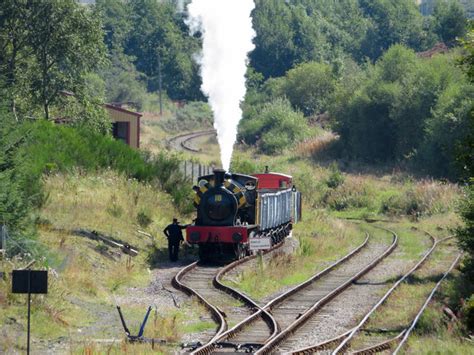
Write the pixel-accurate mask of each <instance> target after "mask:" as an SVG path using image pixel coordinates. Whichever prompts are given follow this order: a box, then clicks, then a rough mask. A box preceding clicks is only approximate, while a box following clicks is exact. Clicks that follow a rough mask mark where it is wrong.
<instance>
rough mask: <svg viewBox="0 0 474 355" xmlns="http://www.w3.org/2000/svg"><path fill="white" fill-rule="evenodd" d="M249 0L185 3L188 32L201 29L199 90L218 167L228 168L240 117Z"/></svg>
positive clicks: (248, 42)
mask: <svg viewBox="0 0 474 355" xmlns="http://www.w3.org/2000/svg"><path fill="white" fill-rule="evenodd" d="M254 7H255V4H254V2H253V0H193V1H192V2H191V3H190V4H189V5H188V8H187V9H188V14H189V18H188V25H189V27H190V29H191V32H192V33H196V32H198V31H200V32H201V33H202V39H203V44H202V45H203V48H202V53H201V55H200V56H199V57H198V61H199V63H200V65H201V77H202V86H201V90H202V92H203V93H204V94H205V95H206V96H207V97H208V98H209V104H210V105H211V108H212V111H213V113H214V127H215V129H216V130H217V140H218V142H219V146H220V149H221V162H222V167H223V168H224V169H226V170H228V169H229V166H230V161H231V158H232V151H233V148H234V143H235V140H236V136H237V126H238V124H239V121H240V119H241V117H242V110H241V109H240V103H241V101H242V100H243V99H244V96H245V73H246V70H247V55H248V53H249V52H250V51H251V50H253V48H254V44H253V43H252V39H253V38H254V36H255V31H254V30H253V28H252V19H251V17H250V13H251V11H252V10H253V8H254Z"/></svg>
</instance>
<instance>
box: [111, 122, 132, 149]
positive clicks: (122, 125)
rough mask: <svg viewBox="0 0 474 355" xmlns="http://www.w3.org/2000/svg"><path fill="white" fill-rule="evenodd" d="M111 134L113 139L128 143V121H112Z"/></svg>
mask: <svg viewBox="0 0 474 355" xmlns="http://www.w3.org/2000/svg"><path fill="white" fill-rule="evenodd" d="M112 135H113V136H114V138H115V139H118V140H121V141H123V142H124V143H125V144H129V143H130V142H129V139H130V122H114V123H112Z"/></svg>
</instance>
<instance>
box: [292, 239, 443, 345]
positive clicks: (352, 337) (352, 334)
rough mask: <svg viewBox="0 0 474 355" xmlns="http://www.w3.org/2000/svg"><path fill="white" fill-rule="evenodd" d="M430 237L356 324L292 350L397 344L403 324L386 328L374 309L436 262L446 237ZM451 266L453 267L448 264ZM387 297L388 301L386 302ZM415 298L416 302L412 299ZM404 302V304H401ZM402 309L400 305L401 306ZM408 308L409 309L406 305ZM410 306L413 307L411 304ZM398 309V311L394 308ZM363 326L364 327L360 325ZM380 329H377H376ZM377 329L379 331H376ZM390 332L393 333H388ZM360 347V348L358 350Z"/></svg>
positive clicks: (384, 316)
mask: <svg viewBox="0 0 474 355" xmlns="http://www.w3.org/2000/svg"><path fill="white" fill-rule="evenodd" d="M431 239H432V243H433V245H432V247H431V248H430V249H429V250H428V251H427V252H426V253H425V254H424V255H423V257H422V258H421V259H420V260H419V261H418V262H417V263H416V264H415V265H414V266H413V267H412V268H410V270H409V271H407V272H406V273H405V274H404V275H403V276H402V277H399V278H398V280H397V281H396V282H395V283H394V284H393V286H392V287H390V289H389V290H388V291H387V292H386V293H385V294H384V295H383V297H381V298H380V299H379V300H378V302H376V303H375V305H374V306H373V307H372V308H371V309H370V310H369V311H368V312H366V314H365V315H364V316H363V317H359V319H361V320H360V321H359V323H358V324H357V325H356V326H355V327H353V328H352V329H350V330H348V331H346V332H341V333H340V335H338V336H335V337H334V338H332V339H330V340H326V341H323V342H320V343H319V344H316V345H312V346H307V347H304V348H299V349H298V350H293V351H291V353H293V354H308V353H313V352H316V351H320V350H328V349H333V353H334V354H336V353H341V352H348V351H349V352H351V353H352V352H355V353H361V354H369V353H374V352H379V351H383V350H387V349H390V348H391V347H392V346H394V345H395V344H397V343H398V342H399V341H400V340H401V339H402V337H403V336H404V334H405V332H406V329H405V328H404V326H403V325H402V326H400V325H398V328H397V329H395V328H393V329H388V331H387V329H385V328H383V327H385V325H386V324H385V325H383V326H380V324H379V325H377V324H375V323H374V322H373V319H374V314H377V313H376V311H377V310H379V307H380V306H381V305H382V304H383V305H384V306H383V307H382V309H383V308H385V309H390V302H391V301H392V299H393V298H395V299H397V297H393V294H394V293H395V292H397V290H399V286H400V285H401V284H402V283H403V282H406V280H407V279H409V278H410V277H416V274H419V273H424V272H426V270H430V269H431V266H432V265H433V263H437V262H438V261H439V260H437V259H436V256H435V252H434V251H435V249H436V248H437V247H438V246H439V243H442V242H444V241H445V240H446V238H445V239H442V240H440V241H435V239H434V238H433V237H431ZM451 261H452V258H448V260H445V261H444V265H441V266H438V270H439V268H443V267H445V268H446V267H447V266H446V263H450V262H451ZM451 267H452V266H451ZM416 296H417V295H415V298H416ZM412 298H413V297H412ZM387 300H388V301H387ZM414 301H416V302H414ZM409 302H414V304H415V307H416V304H417V303H419V302H420V300H415V299H414V298H413V299H411V300H410V301H409ZM405 306H407V305H404V307H405ZM402 308H403V307H402ZM407 308H410V307H409V306H408V307H407ZM412 308H413V307H412ZM397 312H398V311H397ZM390 317H391V315H389V314H382V315H381V318H382V319H390ZM362 327H364V328H362ZM379 328H380V329H379ZM368 329H371V330H372V331H371V332H369V333H368V334H370V336H369V337H367V336H366V335H365V334H366V332H365V330H368ZM377 329H379V331H377ZM394 332H395V334H396V336H395V337H393V333H394ZM391 334H392V335H391ZM357 349H360V350H357Z"/></svg>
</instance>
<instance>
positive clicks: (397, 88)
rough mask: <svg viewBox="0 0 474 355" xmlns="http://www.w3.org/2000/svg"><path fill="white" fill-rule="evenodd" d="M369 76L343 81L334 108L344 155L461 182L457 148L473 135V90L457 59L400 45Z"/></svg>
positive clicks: (383, 57)
mask: <svg viewBox="0 0 474 355" xmlns="http://www.w3.org/2000/svg"><path fill="white" fill-rule="evenodd" d="M366 75H367V77H366V78H365V79H364V80H362V81H361V80H358V81H357V82H356V83H355V85H354V83H351V81H350V80H346V79H344V78H343V79H342V81H341V85H342V86H343V87H345V86H346V82H347V83H348V86H349V88H348V89H345V88H343V89H341V88H338V89H337V92H336V94H335V97H336V100H337V103H336V104H335V105H333V107H332V109H331V113H332V116H333V117H334V118H335V121H336V123H335V129H336V131H337V132H338V133H339V134H340V137H341V139H340V143H341V145H342V146H343V148H344V152H345V154H346V155H347V156H349V157H353V158H360V159H363V160H366V161H369V162H390V161H392V162H414V163H415V164H416V168H417V169H418V170H421V169H424V172H426V173H428V174H432V175H436V176H444V177H448V178H453V179H455V178H457V177H458V176H459V170H458V169H457V167H456V166H455V164H454V162H455V147H456V145H458V144H460V142H461V141H463V139H464V137H465V136H466V134H467V132H469V129H468V128H469V113H470V108H471V105H472V99H473V97H474V91H473V90H474V89H473V86H472V85H471V84H469V83H468V82H467V80H466V77H465V75H464V74H463V73H462V72H461V70H460V69H459V68H458V67H456V66H455V61H454V58H453V56H451V55H444V56H435V57H434V58H431V59H420V58H417V56H416V55H415V53H414V52H413V51H412V50H410V49H407V48H405V47H403V46H401V45H395V46H393V47H391V48H390V49H389V50H388V51H387V52H386V53H385V54H384V55H383V56H382V57H381V58H380V59H379V60H378V61H377V62H376V64H375V65H374V66H369V67H368V70H367V74H366ZM357 83H358V84H359V85H357Z"/></svg>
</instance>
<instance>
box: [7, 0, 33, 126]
mask: <svg viewBox="0 0 474 355" xmlns="http://www.w3.org/2000/svg"><path fill="white" fill-rule="evenodd" d="M32 16H33V14H32V10H31V8H30V7H29V6H28V4H27V2H26V1H17V0H5V1H3V2H2V6H0V80H1V79H3V80H1V81H2V82H3V86H4V87H3V90H2V91H3V92H2V94H3V95H2V96H3V97H7V98H8V101H9V106H10V109H11V111H12V112H13V114H14V116H15V118H16V119H17V120H18V114H17V101H18V99H17V97H18V96H19V95H20V94H21V91H22V79H23V78H24V75H22V72H23V71H24V70H25V66H26V65H25V63H26V60H25V58H28V56H29V55H30V54H31V51H29V50H25V49H26V47H27V44H28V40H29V35H30V31H29V29H28V28H27V26H25V24H27V23H28V21H30V19H31V17H32Z"/></svg>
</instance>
